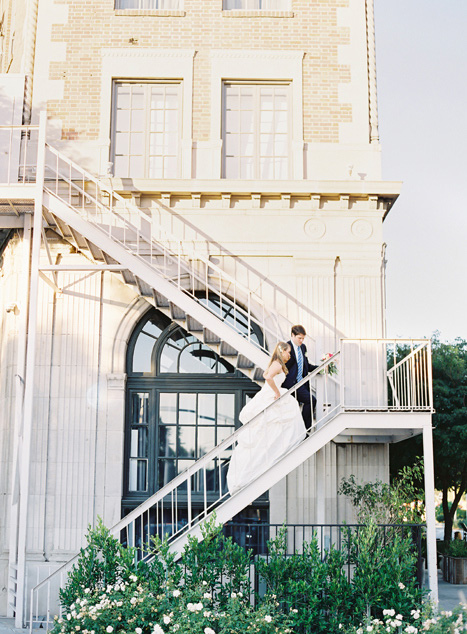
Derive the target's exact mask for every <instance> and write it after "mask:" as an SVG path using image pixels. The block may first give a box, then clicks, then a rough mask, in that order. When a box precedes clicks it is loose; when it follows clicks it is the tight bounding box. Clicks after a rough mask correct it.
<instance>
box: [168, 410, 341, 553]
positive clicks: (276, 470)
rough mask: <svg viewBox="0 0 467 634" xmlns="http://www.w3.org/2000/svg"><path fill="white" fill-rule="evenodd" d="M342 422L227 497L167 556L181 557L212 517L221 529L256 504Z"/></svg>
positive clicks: (316, 434) (338, 429)
mask: <svg viewBox="0 0 467 634" xmlns="http://www.w3.org/2000/svg"><path fill="white" fill-rule="evenodd" d="M346 418H347V415H346V414H345V413H338V414H336V415H335V416H334V417H333V418H332V419H331V420H329V421H328V422H327V423H324V424H323V425H322V426H321V427H320V428H319V429H317V430H316V431H315V432H314V433H312V434H311V435H310V436H309V437H308V438H306V439H305V440H304V441H303V442H302V443H301V444H300V445H298V447H296V448H295V449H293V450H292V451H290V452H289V453H288V454H286V455H285V456H284V457H283V458H282V459H281V460H279V461H278V462H276V464H274V465H273V466H272V467H270V468H269V469H268V470H267V471H265V472H264V473H263V474H261V475H260V476H258V477H257V478H256V480H254V481H253V482H251V483H250V484H248V485H247V486H246V487H244V488H243V489H241V490H240V491H238V493H235V494H234V495H233V496H231V497H229V498H228V499H227V500H226V501H225V502H222V503H221V504H220V505H219V506H217V507H216V509H215V510H213V511H212V512H211V513H209V514H208V515H207V516H206V517H203V520H202V521H201V522H199V523H198V524H196V525H195V526H193V528H191V529H190V530H189V531H187V532H186V533H183V535H180V537H178V538H176V539H174V540H173V541H171V542H170V550H171V552H175V553H181V552H182V550H183V548H184V546H185V545H186V544H187V543H188V537H196V538H197V539H199V540H201V539H202V538H203V535H202V531H201V527H202V525H203V524H204V522H205V521H206V520H208V519H210V518H211V517H212V516H213V514H214V513H215V516H216V522H217V523H219V524H222V525H223V524H225V523H226V522H228V521H229V520H231V519H232V517H234V516H235V515H236V514H237V513H240V511H242V510H243V509H244V508H246V507H247V506H248V505H249V504H251V503H252V502H253V501H254V500H256V498H258V497H259V496H260V495H262V494H263V493H265V492H266V491H267V490H268V489H270V488H271V487H272V486H274V485H275V484H277V483H278V482H279V481H280V480H282V479H283V478H285V476H287V475H288V474H289V473H291V472H292V471H293V470H294V469H296V468H297V467H298V466H300V465H301V464H302V463H303V462H305V460H308V458H310V457H311V456H313V455H314V454H315V453H316V452H317V451H319V450H320V449H322V448H323V447H325V446H326V445H327V444H328V443H329V442H331V441H332V440H333V439H334V438H335V437H336V436H339V434H342V432H343V431H344V430H345V429H346V428H347V425H348V423H347V420H346Z"/></svg>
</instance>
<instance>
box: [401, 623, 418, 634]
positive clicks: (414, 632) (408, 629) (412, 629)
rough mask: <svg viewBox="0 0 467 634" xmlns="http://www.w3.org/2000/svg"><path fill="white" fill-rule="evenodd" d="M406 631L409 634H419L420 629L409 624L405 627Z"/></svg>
mask: <svg viewBox="0 0 467 634" xmlns="http://www.w3.org/2000/svg"><path fill="white" fill-rule="evenodd" d="M404 632H407V634H417V633H418V629H417V628H416V627H414V626H413V625H407V627H406V628H405V630H404Z"/></svg>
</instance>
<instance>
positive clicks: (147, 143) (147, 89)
mask: <svg viewBox="0 0 467 634" xmlns="http://www.w3.org/2000/svg"><path fill="white" fill-rule="evenodd" d="M155 85H157V86H164V88H167V87H168V86H177V99H178V108H177V130H176V136H177V152H176V154H175V158H176V170H175V174H170V175H166V173H165V171H164V164H165V159H166V158H167V157H166V156H165V155H163V154H162V160H163V174H162V176H150V175H149V169H150V161H151V156H152V155H151V154H150V148H151V134H153V133H154V131H152V130H151V128H150V125H151V86H155ZM119 86H142V87H144V130H143V149H142V155H141V156H142V162H143V173H142V174H131V170H130V168H128V170H126V173H125V174H118V173H116V168H115V160H116V134H117V133H118V131H117V129H116V121H117V112H118V103H117V92H118V88H119ZM182 95H183V86H182V82H181V81H180V80H169V81H168V80H164V81H162V80H148V81H138V80H136V79H133V80H119V79H117V80H114V81H113V86H112V118H111V137H110V144H111V148H110V156H111V161H112V162H113V172H114V175H115V176H116V178H133V179H134V178H146V179H149V178H150V179H158V180H159V179H171V178H180V173H181V144H182V138H183V130H182V125H183V113H182ZM129 111H130V119H131V112H133V111H132V110H129ZM163 112H164V113H165V112H167V109H166V108H164V110H163ZM164 118H165V114H164ZM168 133H169V132H168V131H167V130H166V129H165V128H164V130H163V134H164V135H166V134H168ZM129 134H130V135H131V130H130V131H129ZM130 138H131V137H130ZM122 156H126V157H127V161H130V160H131V156H132V155H131V153H129V154H128V155H124V154H123V155H122ZM154 156H157V155H154ZM168 156H171V155H168Z"/></svg>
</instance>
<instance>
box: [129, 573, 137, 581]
mask: <svg viewBox="0 0 467 634" xmlns="http://www.w3.org/2000/svg"><path fill="white" fill-rule="evenodd" d="M130 581H135V582H136V581H138V577H137V576H136V575H130Z"/></svg>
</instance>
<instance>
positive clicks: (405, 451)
mask: <svg viewBox="0 0 467 634" xmlns="http://www.w3.org/2000/svg"><path fill="white" fill-rule="evenodd" d="M432 352H433V400H434V408H435V414H434V416H433V446H434V465H435V486H436V488H437V489H438V490H440V491H442V493H443V500H442V508H443V516H444V539H445V541H449V540H450V539H451V535H452V527H453V523H454V518H455V514H456V510H457V507H458V505H459V502H460V500H461V498H462V495H463V494H464V493H465V492H466V489H467V341H465V340H463V339H461V338H457V339H456V340H455V341H454V342H453V343H443V342H441V341H440V339H439V333H435V335H434V337H433V341H432ZM420 455H423V440H422V437H421V436H417V437H415V438H412V439H410V440H406V441H404V442H403V443H398V444H396V445H392V446H391V470H392V471H398V470H399V469H400V468H401V466H402V465H409V464H413V463H414V461H415V460H416V457H417V456H420ZM449 491H453V492H454V500H453V502H452V504H450V503H449V502H448V492H449Z"/></svg>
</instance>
